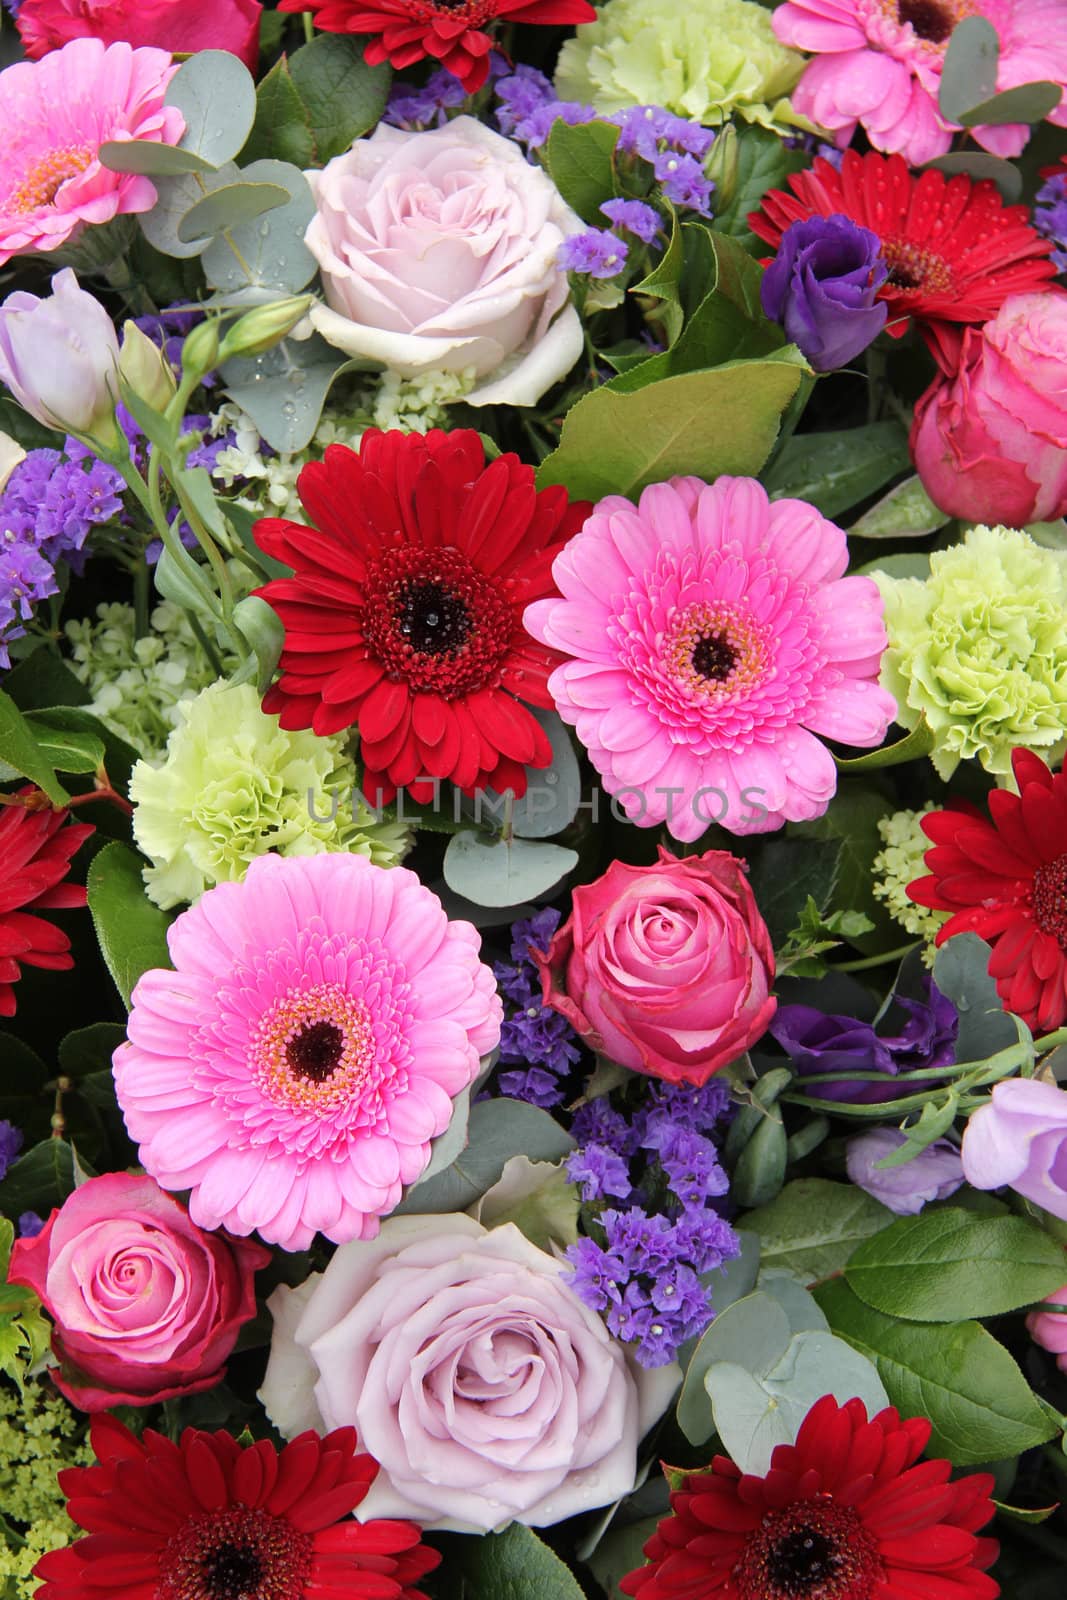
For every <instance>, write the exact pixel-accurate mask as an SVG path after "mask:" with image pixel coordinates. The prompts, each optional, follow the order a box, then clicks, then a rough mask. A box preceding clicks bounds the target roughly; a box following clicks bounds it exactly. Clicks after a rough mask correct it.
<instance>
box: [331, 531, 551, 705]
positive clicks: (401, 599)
mask: <svg viewBox="0 0 1067 1600" xmlns="http://www.w3.org/2000/svg"><path fill="white" fill-rule="evenodd" d="M524 598H525V596H524V595H516V594H514V592H513V587H512V585H511V583H510V582H509V581H507V580H504V581H501V580H500V579H499V578H496V579H494V578H490V577H488V576H487V575H486V574H485V573H483V572H479V571H478V570H477V568H475V567H473V566H472V565H471V563H470V562H469V561H468V560H467V558H466V556H464V555H463V553H462V552H461V551H459V550H456V549H454V548H452V547H450V546H446V547H445V548H443V549H436V550H427V549H423V548H420V547H417V546H410V545H409V546H406V547H404V548H401V549H399V550H389V551H386V552H385V553H384V554H383V555H382V556H381V557H380V559H379V560H377V561H376V562H375V564H374V566H373V568H372V570H371V571H370V572H369V573H368V574H367V578H366V581H365V583H364V588H363V606H362V611H361V616H360V623H361V626H362V628H363V634H364V637H365V639H366V641H367V646H368V648H369V650H370V652H371V654H372V655H373V656H375V657H376V658H377V660H378V661H380V662H381V664H382V666H383V667H384V668H385V672H386V675H387V677H389V678H391V679H392V680H393V681H394V682H400V683H406V684H407V686H408V688H409V689H410V690H411V691H412V692H413V693H417V692H419V691H422V692H424V693H429V694H439V695H441V696H442V698H444V699H445V700H456V699H460V698H462V697H463V696H465V695H469V694H474V693H475V692H476V691H477V690H479V689H485V688H495V687H496V686H497V685H498V684H499V682H500V672H501V669H502V667H503V665H504V662H505V661H506V659H507V655H508V651H509V649H510V648H511V640H512V635H513V634H514V633H515V632H516V631H517V630H519V629H521V616H522V609H521V608H522V601H523V599H524Z"/></svg>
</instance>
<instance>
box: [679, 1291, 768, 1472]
mask: <svg viewBox="0 0 1067 1600" xmlns="http://www.w3.org/2000/svg"><path fill="white" fill-rule="evenodd" d="M791 1331H792V1330H791V1325H790V1321H789V1317H788V1315H787V1313H786V1312H785V1310H784V1309H783V1307H782V1306H781V1305H780V1304H779V1303H778V1301H777V1299H776V1298H775V1297H774V1296H773V1295H769V1294H764V1293H761V1292H758V1291H757V1292H756V1293H755V1294H746V1295H745V1296H744V1297H743V1298H742V1299H740V1300H735V1301H734V1303H733V1305H729V1306H727V1307H726V1308H725V1310H723V1311H720V1312H719V1313H718V1315H717V1316H716V1318H715V1320H714V1322H713V1323H712V1324H711V1327H710V1328H709V1329H708V1331H707V1332H706V1333H705V1334H704V1336H703V1338H702V1339H701V1340H700V1343H699V1344H698V1345H697V1347H696V1350H695V1351H694V1352H693V1358H692V1360H691V1361H690V1363H689V1368H688V1371H687V1372H686V1375H685V1382H684V1383H683V1385H682V1392H681V1394H680V1395H679V1397H678V1411H677V1415H678V1426H679V1427H680V1428H681V1430H682V1432H683V1433H684V1434H685V1436H686V1438H687V1439H688V1440H689V1442H690V1444H697V1445H699V1444H703V1443H704V1441H705V1440H706V1439H710V1438H711V1435H712V1434H713V1433H714V1432H715V1420H714V1418H713V1416H712V1414H711V1407H710V1405H709V1404H708V1394H707V1391H706V1389H705V1387H704V1379H705V1377H706V1376H707V1374H708V1372H709V1371H710V1370H711V1367H712V1366H713V1365H714V1364H715V1363H716V1362H735V1363H737V1365H739V1366H742V1367H745V1368H746V1369H747V1370H748V1371H751V1372H769V1371H770V1369H771V1367H773V1366H774V1364H775V1363H776V1362H777V1360H778V1359H779V1357H780V1356H781V1354H782V1352H783V1351H784V1350H785V1348H786V1346H787V1345H788V1343H789V1339H790V1334H791Z"/></svg>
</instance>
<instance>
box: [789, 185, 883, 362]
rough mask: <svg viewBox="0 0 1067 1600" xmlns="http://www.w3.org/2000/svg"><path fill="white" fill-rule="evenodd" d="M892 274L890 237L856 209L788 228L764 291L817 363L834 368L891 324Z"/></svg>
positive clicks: (792, 334) (792, 337)
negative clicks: (885, 242) (861, 219)
mask: <svg viewBox="0 0 1067 1600" xmlns="http://www.w3.org/2000/svg"><path fill="white" fill-rule="evenodd" d="M888 274H889V267H888V265H887V263H886V259H885V257H884V255H883V254H882V242H881V240H880V239H879V238H878V236H877V234H874V233H872V232H871V231H870V229H869V228H861V227H860V226H859V225H858V223H855V222H852V221H851V220H850V219H849V218H848V217H842V216H832V217H808V218H806V219H805V220H804V221H802V222H794V223H793V224H792V226H791V227H789V228H787V229H786V230H785V233H784V234H783V235H782V242H781V244H780V245H779V246H778V254H777V255H776V256H775V258H774V260H773V261H772V262H771V264H770V266H769V267H768V268H767V270H766V272H765V273H764V274H763V283H762V285H761V288H760V298H761V300H762V302H763V309H764V311H765V312H766V314H767V316H769V317H770V318H772V319H773V321H775V322H780V323H782V325H783V326H784V328H785V332H786V336H787V338H789V339H790V340H791V341H792V342H793V344H795V345H797V346H798V347H799V348H800V350H801V351H802V352H803V354H804V355H805V356H807V358H808V360H809V361H810V363H811V365H812V366H813V367H814V368H815V371H816V372H832V371H833V369H834V368H835V367H843V366H844V365H845V364H846V362H849V361H851V360H852V359H853V358H854V357H855V356H858V355H859V353H860V351H861V350H866V348H867V346H868V345H869V344H870V343H871V341H872V340H874V339H876V338H877V337H878V335H879V334H880V333H881V331H882V329H883V328H884V326H885V319H886V316H887V315H888V311H887V308H886V305H885V303H884V301H881V300H878V299H877V294H878V290H879V289H880V288H881V286H882V284H883V283H884V282H885V280H886V278H887V276H888Z"/></svg>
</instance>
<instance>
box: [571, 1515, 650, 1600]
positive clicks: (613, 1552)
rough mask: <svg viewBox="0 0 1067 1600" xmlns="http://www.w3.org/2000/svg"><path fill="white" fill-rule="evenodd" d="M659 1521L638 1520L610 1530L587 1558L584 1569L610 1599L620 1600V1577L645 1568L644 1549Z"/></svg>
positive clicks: (644, 1518) (646, 1518)
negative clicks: (587, 1569) (590, 1573)
mask: <svg viewBox="0 0 1067 1600" xmlns="http://www.w3.org/2000/svg"><path fill="white" fill-rule="evenodd" d="M659 1522H660V1519H659V1517H642V1519H641V1521H640V1522H631V1523H629V1524H628V1525H627V1526H626V1527H625V1528H612V1530H611V1532H610V1533H608V1534H606V1535H605V1537H604V1538H603V1539H601V1541H600V1543H599V1544H598V1545H597V1547H596V1549H595V1551H594V1552H593V1554H592V1555H591V1556H589V1557H588V1558H587V1560H586V1563H585V1564H586V1566H587V1567H588V1568H589V1570H590V1571H591V1572H592V1574H593V1576H594V1577H595V1578H596V1580H597V1582H598V1583H599V1584H600V1586H601V1588H602V1589H603V1591H604V1593H605V1594H606V1595H609V1596H610V1600H622V1595H621V1591H620V1589H619V1580H620V1578H625V1577H626V1575H627V1573H629V1572H634V1571H636V1569H637V1568H638V1567H643V1566H644V1565H645V1557H644V1547H645V1545H646V1544H647V1543H648V1541H649V1540H650V1539H651V1537H652V1535H653V1534H654V1533H655V1531H656V1529H657V1528H658V1527H659Z"/></svg>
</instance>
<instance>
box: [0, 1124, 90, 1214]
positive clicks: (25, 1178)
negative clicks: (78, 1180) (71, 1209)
mask: <svg viewBox="0 0 1067 1600" xmlns="http://www.w3.org/2000/svg"><path fill="white" fill-rule="evenodd" d="M74 1187H75V1184H74V1159H73V1154H72V1152H71V1148H70V1145H69V1144H67V1143H66V1141H65V1140H64V1139H56V1138H49V1139H42V1140H41V1142H40V1144H35V1145H34V1147H33V1149H32V1150H27V1151H26V1153H25V1155H22V1156H20V1157H19V1159H18V1160H17V1161H16V1162H14V1163H13V1164H12V1165H11V1166H10V1167H8V1169H7V1176H6V1177H5V1179H4V1181H3V1182H2V1183H0V1211H3V1212H4V1213H5V1214H6V1215H7V1216H9V1217H18V1216H21V1214H22V1212H23V1211H36V1212H38V1214H39V1215H41V1216H44V1217H47V1215H48V1213H49V1212H50V1211H51V1209H52V1207H53V1206H60V1205H62V1204H63V1201H64V1200H65V1199H66V1198H67V1196H68V1194H71V1193H73V1191H74Z"/></svg>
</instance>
